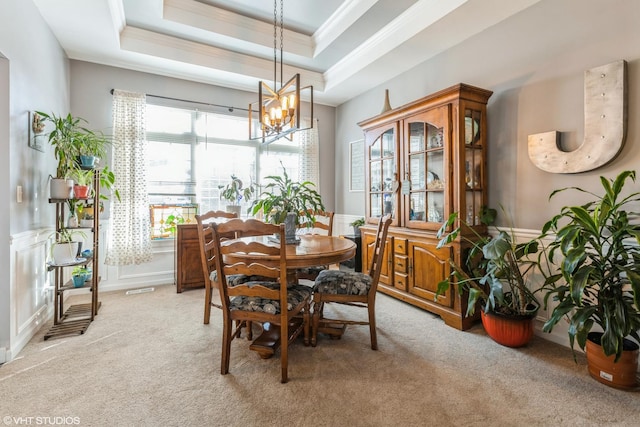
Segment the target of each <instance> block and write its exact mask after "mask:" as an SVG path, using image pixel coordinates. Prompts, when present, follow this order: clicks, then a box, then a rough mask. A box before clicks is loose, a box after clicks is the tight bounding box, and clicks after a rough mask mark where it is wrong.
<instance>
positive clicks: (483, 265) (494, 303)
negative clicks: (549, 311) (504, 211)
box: [436, 208, 541, 347]
mask: <svg viewBox="0 0 640 427" xmlns="http://www.w3.org/2000/svg"><path fill="white" fill-rule="evenodd" d="M496 215H497V211H496V210H495V209H488V208H484V209H483V210H482V212H481V215H480V220H481V222H482V223H483V224H485V225H492V224H493V223H494V221H495V218H496ZM456 224H458V226H457V227H456V228H454V229H453V230H452V231H450V232H447V230H450V229H451V227H453V226H455V225H456ZM494 229H495V232H496V233H497V234H496V233H494V234H496V235H495V237H491V236H487V235H481V234H479V233H478V232H477V231H476V230H475V229H474V227H470V226H469V225H468V224H467V223H466V222H465V221H463V220H459V218H458V213H457V212H454V213H453V214H451V215H450V216H449V218H448V219H447V221H446V222H445V223H444V224H443V225H442V227H441V228H440V230H439V231H438V234H437V236H438V238H440V241H439V242H438V246H437V247H438V248H442V247H444V246H446V245H449V244H451V243H452V242H454V241H456V240H458V239H460V240H462V241H463V245H464V246H466V247H468V251H467V255H466V257H465V259H464V265H458V264H457V263H456V262H454V261H453V260H450V261H449V262H450V265H451V275H450V277H448V278H446V279H445V280H443V281H441V282H439V283H438V287H437V291H436V298H437V297H438V296H439V295H442V294H444V293H445V292H447V291H448V290H449V289H450V288H451V286H452V284H453V283H455V284H456V288H457V291H458V293H459V295H460V297H461V298H466V301H467V311H466V313H465V316H472V315H474V313H475V310H476V305H480V307H481V309H482V313H481V317H482V323H483V325H484V326H485V329H486V330H487V333H488V334H489V336H490V337H491V338H492V339H494V340H495V341H496V342H498V343H500V344H503V345H506V346H510V347H519V346H522V345H525V344H526V343H527V342H528V341H529V340H530V339H531V337H532V336H533V324H532V322H533V319H534V317H535V315H536V313H537V311H538V309H539V307H540V304H539V302H538V300H537V298H536V297H535V295H534V293H533V292H532V291H531V290H530V288H529V286H528V284H527V277H528V274H529V273H532V272H533V270H535V269H537V268H539V266H540V263H539V258H538V256H537V255H536V254H537V253H538V251H539V249H540V247H541V244H540V242H539V241H538V239H533V240H530V241H527V242H521V243H516V241H515V238H514V233H513V231H511V230H510V231H509V232H507V231H505V230H503V229H500V228H499V227H495V226H494ZM468 231H469V232H470V234H469V233H468ZM496 322H497V323H498V324H499V325H500V327H499V328H504V327H506V326H505V324H508V327H509V328H511V327H513V328H514V330H513V331H512V332H510V333H509V334H508V335H507V336H502V335H501V334H498V333H497V332H496V331H494V324H495V323H496Z"/></svg>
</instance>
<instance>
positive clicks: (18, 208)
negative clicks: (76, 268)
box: [0, 0, 69, 350]
mask: <svg viewBox="0 0 640 427" xmlns="http://www.w3.org/2000/svg"><path fill="white" fill-rule="evenodd" d="M1 9H2V13H0V58H2V57H4V58H6V59H0V62H2V64H0V159H1V160H0V176H1V177H2V178H3V179H2V182H4V183H5V185H4V186H1V187H0V199H2V200H3V203H0V242H2V245H0V271H2V277H0V350H2V349H3V348H9V347H10V345H9V339H10V338H9V337H10V336H11V334H10V332H11V331H10V328H11V321H12V319H14V320H15V318H16V317H17V316H16V314H15V312H14V310H12V307H10V304H11V302H15V301H16V300H17V298H18V297H17V296H16V295H12V290H11V288H10V283H11V279H10V274H11V268H10V254H9V251H10V246H9V242H10V235H11V234H15V233H19V232H23V231H27V230H32V229H37V228H40V227H43V226H47V225H49V226H50V225H51V224H52V223H53V217H54V212H55V209H53V207H52V205H49V203H48V201H47V198H48V197H49V190H48V184H47V181H48V176H49V174H50V173H54V172H55V164H56V162H55V160H54V158H53V152H52V151H51V150H49V147H47V152H46V153H41V152H39V151H36V150H33V149H31V148H29V147H28V145H27V135H28V126H29V125H30V124H29V123H28V111H33V110H44V111H54V112H56V113H61V112H66V111H68V109H69V73H68V71H69V70H68V61H67V59H66V56H65V54H64V52H63V51H62V49H61V48H60V45H59V44H58V42H57V41H56V38H55V37H54V36H53V34H52V33H51V31H50V30H49V28H48V27H47V25H46V23H45V22H44V20H43V19H42V17H41V16H40V13H39V12H38V10H37V9H36V7H35V6H34V4H33V3H32V2H31V1H24V0H4V1H3V2H2V6H1ZM18 185H21V186H22V187H23V190H24V194H23V203H20V204H19V203H16V187H17V186H18ZM34 287H35V286H34ZM41 303H42V302H41ZM11 316H14V317H11ZM13 332H14V334H15V333H17V331H15V330H14V331H13Z"/></svg>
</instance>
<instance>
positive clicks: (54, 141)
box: [36, 111, 120, 200]
mask: <svg viewBox="0 0 640 427" xmlns="http://www.w3.org/2000/svg"><path fill="white" fill-rule="evenodd" d="M36 114H38V115H40V116H41V117H42V118H43V121H44V122H45V123H46V122H48V123H51V125H52V129H51V131H50V132H49V136H48V140H49V144H51V146H52V147H53V148H54V156H55V158H56V160H58V165H57V167H56V176H55V177H52V189H53V186H54V184H53V182H54V181H60V180H64V184H57V185H59V186H60V187H59V188H58V191H53V190H52V194H51V198H54V199H55V198H59V199H67V198H71V197H72V192H71V190H72V189H73V179H71V178H72V177H71V175H72V174H73V173H77V170H78V169H84V168H86V166H83V165H82V164H81V163H80V162H79V158H80V156H81V155H91V156H95V157H99V158H101V159H102V158H104V157H105V156H106V154H107V148H106V147H107V146H108V144H110V143H111V141H110V140H109V138H108V137H106V136H105V135H104V134H102V133H101V132H96V131H93V130H91V129H89V128H87V127H86V126H85V125H86V124H87V121H86V120H85V119H83V118H81V117H75V116H72V115H71V113H69V114H67V115H66V116H57V115H56V114H53V113H52V114H47V113H44V112H41V111H36ZM114 184H115V174H114V173H113V171H111V170H110V169H109V167H108V165H107V164H106V163H105V162H104V161H103V162H102V170H101V173H100V187H101V188H104V189H105V190H107V191H109V193H108V194H101V195H100V198H101V199H102V200H105V199H108V197H109V195H111V194H113V195H115V196H116V198H117V199H118V200H120V193H119V192H118V190H117V189H116V188H115V187H114Z"/></svg>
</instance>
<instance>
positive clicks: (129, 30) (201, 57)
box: [120, 26, 325, 91]
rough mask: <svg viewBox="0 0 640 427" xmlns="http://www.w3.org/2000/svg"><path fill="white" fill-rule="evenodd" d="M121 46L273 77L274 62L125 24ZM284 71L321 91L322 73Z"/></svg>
mask: <svg viewBox="0 0 640 427" xmlns="http://www.w3.org/2000/svg"><path fill="white" fill-rule="evenodd" d="M120 46H121V48H122V49H123V50H126V51H130V52H138V53H143V54H146V55H151V56H156V57H161V58H165V59H170V60H173V61H178V62H181V63H184V64H189V65H198V66H202V67H207V68H210V69H215V70H220V71H223V72H227V73H231V74H237V75H239V76H242V77H246V76H248V77H252V78H255V79H257V80H266V81H271V80H273V61H270V60H267V59H261V58H256V57H254V56H250V55H245V54H241V53H237V52H232V51H230V50H226V49H221V48H218V47H214V46H210V45H206V44H203V43H197V42H192V41H188V40H184V39H180V38H177V37H173V36H169V35H165V34H159V33H156V32H153V31H148V30H144V29H142V28H137V27H133V26H127V27H126V28H125V29H124V31H122V32H121V33H120ZM283 71H284V74H285V75H286V76H289V75H294V74H296V73H300V77H301V81H302V84H303V85H304V86H307V85H313V87H314V89H316V90H319V91H322V90H324V86H325V84H324V79H323V77H322V74H321V73H318V72H314V71H309V70H304V69H302V68H298V67H294V66H290V65H287V64H284V70H283ZM256 86H257V81H256ZM254 90H255V89H254Z"/></svg>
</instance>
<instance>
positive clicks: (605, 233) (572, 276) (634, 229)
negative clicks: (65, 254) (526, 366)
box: [542, 171, 640, 361]
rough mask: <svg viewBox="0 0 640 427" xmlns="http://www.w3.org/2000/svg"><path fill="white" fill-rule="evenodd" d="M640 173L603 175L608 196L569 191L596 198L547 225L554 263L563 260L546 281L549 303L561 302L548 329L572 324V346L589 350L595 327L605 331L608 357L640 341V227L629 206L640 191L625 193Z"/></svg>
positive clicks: (545, 232) (568, 209)
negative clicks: (627, 340)
mask: <svg viewBox="0 0 640 427" xmlns="http://www.w3.org/2000/svg"><path fill="white" fill-rule="evenodd" d="M635 179H636V174H635V171H623V172H621V173H620V174H619V175H618V176H617V177H616V178H615V179H614V180H610V179H607V178H605V177H600V183H601V185H602V189H603V194H602V195H597V194H594V193H592V192H589V191H586V190H583V189H582V188H579V187H567V188H563V189H560V190H556V191H554V192H553V193H551V195H550V196H549V198H551V197H554V196H555V195H556V194H559V193H561V192H563V191H566V190H573V191H578V192H581V193H587V194H590V195H592V196H593V197H594V199H593V200H592V201H590V202H588V203H586V204H584V205H581V206H565V207H563V208H562V209H561V211H560V213H559V214H557V215H555V216H554V217H553V218H551V219H550V220H549V221H548V222H547V223H546V224H545V225H544V227H543V229H542V232H543V235H551V234H555V240H554V241H553V243H552V244H551V245H550V246H549V254H548V257H549V261H550V262H554V260H555V259H556V258H559V259H560V260H561V261H560V263H559V266H558V267H557V270H556V271H555V272H554V273H555V274H550V275H548V277H546V280H545V284H544V287H543V291H544V292H545V296H544V305H545V307H547V305H548V303H549V300H551V301H554V302H555V303H556V305H555V307H554V308H553V311H552V312H551V317H550V318H549V320H547V322H546V323H545V324H544V326H543V331H545V332H551V331H552V330H553V327H554V326H555V325H556V324H558V322H560V320H561V319H565V318H566V319H567V320H568V321H569V341H570V343H571V348H572V349H573V348H574V344H575V342H576V341H577V343H578V345H579V346H580V348H582V349H583V350H584V348H585V346H586V342H587V334H588V333H589V332H590V331H591V329H592V328H593V326H594V325H598V326H600V328H602V331H603V332H604V334H603V336H602V340H601V345H602V348H603V350H604V352H605V354H606V355H612V354H615V360H616V361H617V360H618V359H619V358H620V356H621V355H622V351H623V341H624V339H625V338H628V337H633V338H634V339H635V340H636V341H638V342H640V337H639V336H638V330H640V311H639V309H640V247H639V244H640V224H637V223H633V222H632V221H631V220H630V216H634V215H632V214H630V211H628V210H627V207H629V208H630V207H631V206H633V205H634V204H637V203H638V202H640V193H637V192H635V193H631V194H629V195H627V196H624V195H623V189H624V185H625V182H626V181H627V180H631V181H633V182H635Z"/></svg>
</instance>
